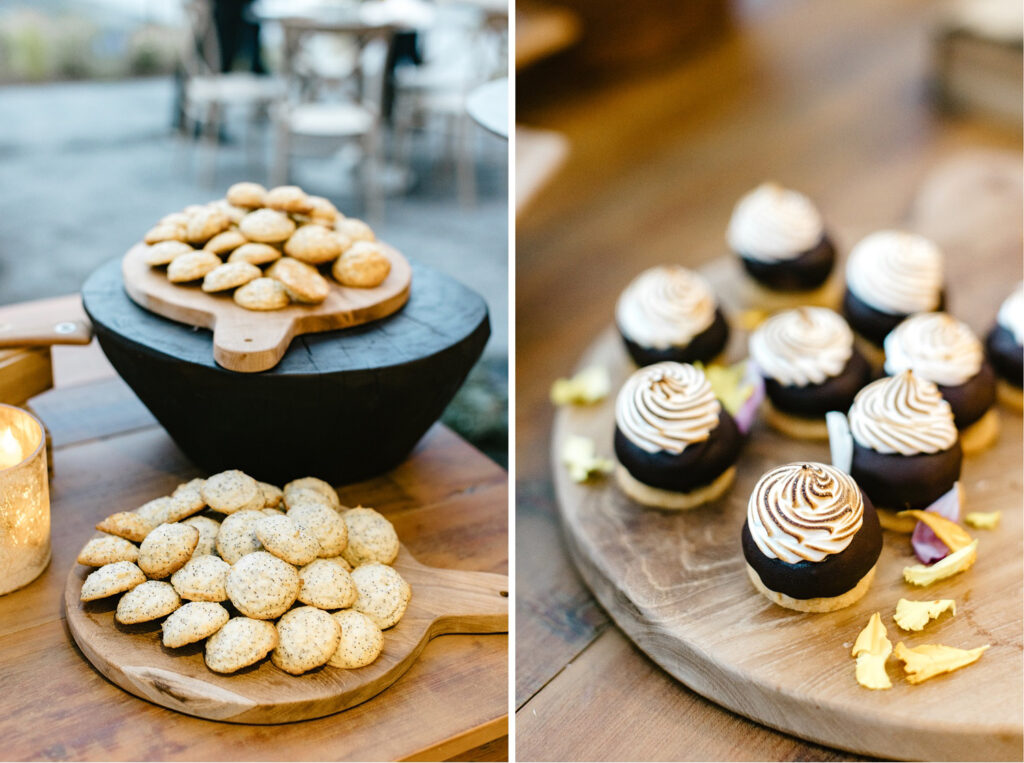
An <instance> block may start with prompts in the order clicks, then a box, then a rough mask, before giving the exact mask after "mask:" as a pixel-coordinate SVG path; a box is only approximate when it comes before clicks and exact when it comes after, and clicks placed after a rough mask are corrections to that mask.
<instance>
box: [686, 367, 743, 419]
mask: <svg viewBox="0 0 1024 763" xmlns="http://www.w3.org/2000/svg"><path fill="white" fill-rule="evenodd" d="M693 365H694V366H696V367H697V368H699V369H700V370H701V371H703V372H704V376H706V377H707V380H708V383H709V384H710V385H711V390H712V391H713V392H714V393H715V397H717V398H718V399H719V400H720V401H721V403H722V405H723V406H724V407H725V410H727V411H728V412H729V414H730V415H733V414H735V413H736V412H737V411H738V410H739V409H740V408H741V407H742V405H743V404H744V403H745V402H746V401H747V398H749V397H750V396H751V395H752V394H753V392H754V387H753V385H752V384H750V382H747V383H746V384H744V383H743V375H744V373H745V372H746V368H747V364H746V361H742V362H740V363H735V364H734V365H731V366H723V365H719V364H717V363H712V364H711V365H709V366H704V365H702V364H701V363H694V364H693Z"/></svg>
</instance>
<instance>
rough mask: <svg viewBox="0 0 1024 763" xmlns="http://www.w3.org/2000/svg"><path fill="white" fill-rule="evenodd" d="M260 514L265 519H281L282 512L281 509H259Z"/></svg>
mask: <svg viewBox="0 0 1024 763" xmlns="http://www.w3.org/2000/svg"><path fill="white" fill-rule="evenodd" d="M260 514H262V515H263V516H265V517H283V516H284V512H283V511H282V510H281V509H260Z"/></svg>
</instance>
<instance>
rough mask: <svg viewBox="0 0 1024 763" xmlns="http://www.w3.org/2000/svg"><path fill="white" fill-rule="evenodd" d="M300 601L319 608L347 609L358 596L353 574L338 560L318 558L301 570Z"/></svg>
mask: <svg viewBox="0 0 1024 763" xmlns="http://www.w3.org/2000/svg"><path fill="white" fill-rule="evenodd" d="M299 580H300V581H301V583H302V587H301V588H300V589H299V601H301V602H302V603H303V604H308V605H309V606H311V607H316V608H317V609H345V608H346V607H351V606H352V605H353V604H354V603H355V600H356V596H358V592H357V591H356V586H355V583H353V582H352V576H351V575H349V573H348V571H347V570H346V569H345V568H344V567H343V566H342V565H341V564H339V563H338V562H336V561H333V560H331V559H317V560H316V561H314V562H310V563H309V564H307V565H306V566H305V567H303V568H302V569H300V570H299Z"/></svg>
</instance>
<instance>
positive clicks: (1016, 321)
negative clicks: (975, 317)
mask: <svg viewBox="0 0 1024 763" xmlns="http://www.w3.org/2000/svg"><path fill="white" fill-rule="evenodd" d="M996 323H998V324H999V325H1000V326H1002V327H1003V328H1004V329H1006V330H1007V331H1009V332H1010V333H1011V334H1013V338H1014V339H1016V340H1017V344H1024V281H1022V282H1021V283H1019V284H1017V288H1016V289H1014V290H1013V294H1011V295H1010V296H1009V297H1007V298H1006V300H1005V301H1004V302H1003V304H1002V305H1001V306H1000V308H999V315H997V316H996Z"/></svg>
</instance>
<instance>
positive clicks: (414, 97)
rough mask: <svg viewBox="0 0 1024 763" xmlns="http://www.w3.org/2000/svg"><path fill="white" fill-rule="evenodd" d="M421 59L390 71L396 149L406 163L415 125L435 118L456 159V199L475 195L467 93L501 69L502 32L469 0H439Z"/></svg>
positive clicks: (472, 130)
mask: <svg viewBox="0 0 1024 763" xmlns="http://www.w3.org/2000/svg"><path fill="white" fill-rule="evenodd" d="M421 54H422V58H423V63H422V64H420V65H418V66H412V65H407V66H399V67H398V68H396V70H395V105H394V127H395V141H394V142H395V153H396V156H397V159H398V161H399V163H400V164H402V165H403V166H404V167H408V165H409V157H410V154H411V139H412V131H413V130H414V129H417V128H420V129H423V128H426V127H427V126H428V124H431V123H440V124H441V125H442V134H443V135H444V137H445V138H446V139H447V142H448V143H449V146H450V149H449V150H450V156H452V157H453V159H454V163H455V176H456V187H457V192H458V195H459V200H460V201H461V202H462V203H463V204H467V205H468V204H472V203H473V202H474V201H475V197H476V168H475V160H474V150H473V148H474V143H473V137H474V134H475V129H476V128H475V126H474V125H473V122H472V120H471V118H470V117H469V115H468V114H467V113H466V95H467V94H468V93H469V91H471V90H472V89H473V88H474V87H476V86H477V85H479V84H481V83H483V82H486V81H487V80H489V79H491V78H492V77H494V76H496V75H497V74H498V73H500V74H504V73H505V62H504V59H503V58H502V41H501V33H500V32H499V31H497V30H496V29H495V28H494V26H493V25H491V24H489V23H488V22H487V18H486V16H485V14H484V13H482V12H481V11H480V10H479V9H477V8H473V7H472V6H469V5H456V4H445V5H439V6H438V9H437V14H436V18H435V21H434V24H433V25H432V26H431V27H430V28H429V29H427V30H424V32H423V33H422V35H421Z"/></svg>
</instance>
